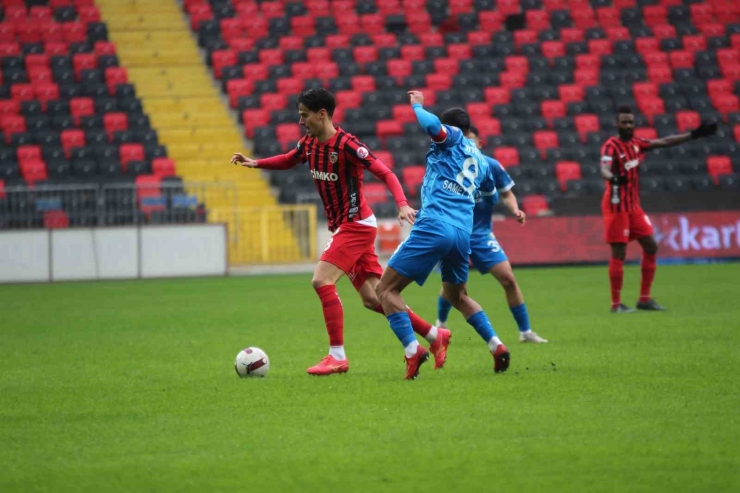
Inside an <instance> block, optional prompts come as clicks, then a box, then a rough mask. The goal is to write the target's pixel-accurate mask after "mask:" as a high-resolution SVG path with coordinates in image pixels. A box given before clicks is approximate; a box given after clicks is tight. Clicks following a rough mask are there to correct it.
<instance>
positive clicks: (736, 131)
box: [732, 124, 740, 142]
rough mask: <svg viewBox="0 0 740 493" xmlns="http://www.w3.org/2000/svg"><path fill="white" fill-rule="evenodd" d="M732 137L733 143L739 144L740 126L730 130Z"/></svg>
mask: <svg viewBox="0 0 740 493" xmlns="http://www.w3.org/2000/svg"><path fill="white" fill-rule="evenodd" d="M732 135H733V136H734V137H735V142H740V124H738V125H735V127H734V128H733V129H732Z"/></svg>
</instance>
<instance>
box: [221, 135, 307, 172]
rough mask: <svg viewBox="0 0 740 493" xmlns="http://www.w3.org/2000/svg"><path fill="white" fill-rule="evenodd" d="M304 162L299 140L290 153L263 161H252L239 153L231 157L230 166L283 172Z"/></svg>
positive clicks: (301, 145)
mask: <svg viewBox="0 0 740 493" xmlns="http://www.w3.org/2000/svg"><path fill="white" fill-rule="evenodd" d="M305 160H306V154H305V152H304V145H303V140H301V141H300V142H299V143H298V146H297V147H296V148H295V149H291V150H290V152H286V153H285V154H278V155H277V156H273V157H268V158H264V159H252V158H248V157H246V156H245V155H244V154H241V153H239V152H237V153H234V155H233V156H232V157H231V164H241V165H242V166H245V167H247V168H260V169H268V170H285V169H291V168H294V167H296V166H298V165H299V164H301V163H302V162H304V161H305Z"/></svg>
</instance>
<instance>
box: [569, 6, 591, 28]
mask: <svg viewBox="0 0 740 493" xmlns="http://www.w3.org/2000/svg"><path fill="white" fill-rule="evenodd" d="M570 16H571V17H572V18H573V25H574V26H575V27H577V28H579V29H590V28H592V27H597V23H596V15H594V11H593V9H592V8H591V7H590V6H584V7H579V8H578V9H575V10H572V11H571V14H570Z"/></svg>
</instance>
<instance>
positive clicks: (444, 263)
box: [388, 218, 470, 286]
mask: <svg viewBox="0 0 740 493" xmlns="http://www.w3.org/2000/svg"><path fill="white" fill-rule="evenodd" d="M469 255H470V234H469V233H468V232H467V231H464V230H462V229H460V228H456V227H454V226H452V225H451V224H447V223H445V222H442V221H435V220H433V219H431V220H430V219H427V218H423V219H420V220H419V221H417V222H416V224H415V225H414V228H413V229H412V230H411V234H410V235H409V237H408V238H406V240H405V241H404V242H403V243H401V245H399V247H398V249H397V250H396V252H395V253H394V254H393V256H392V257H391V259H390V261H388V267H391V268H392V269H393V270H395V271H396V272H398V273H399V274H401V275H402V276H404V277H407V278H409V279H412V280H413V281H415V282H416V283H417V284H418V285H419V286H423V285H424V282H425V281H426V280H427V277H429V274H430V273H431V272H432V270H434V267H435V266H436V265H437V262H439V263H440V267H441V269H442V281H443V282H449V283H452V284H463V283H464V282H466V281H467V280H468V258H469Z"/></svg>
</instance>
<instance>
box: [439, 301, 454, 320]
mask: <svg viewBox="0 0 740 493" xmlns="http://www.w3.org/2000/svg"><path fill="white" fill-rule="evenodd" d="M451 309H452V303H450V302H449V301H447V300H446V299H445V298H444V296H440V297H439V300H437V320H439V321H440V322H447V317H449V316H450V310H451Z"/></svg>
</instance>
